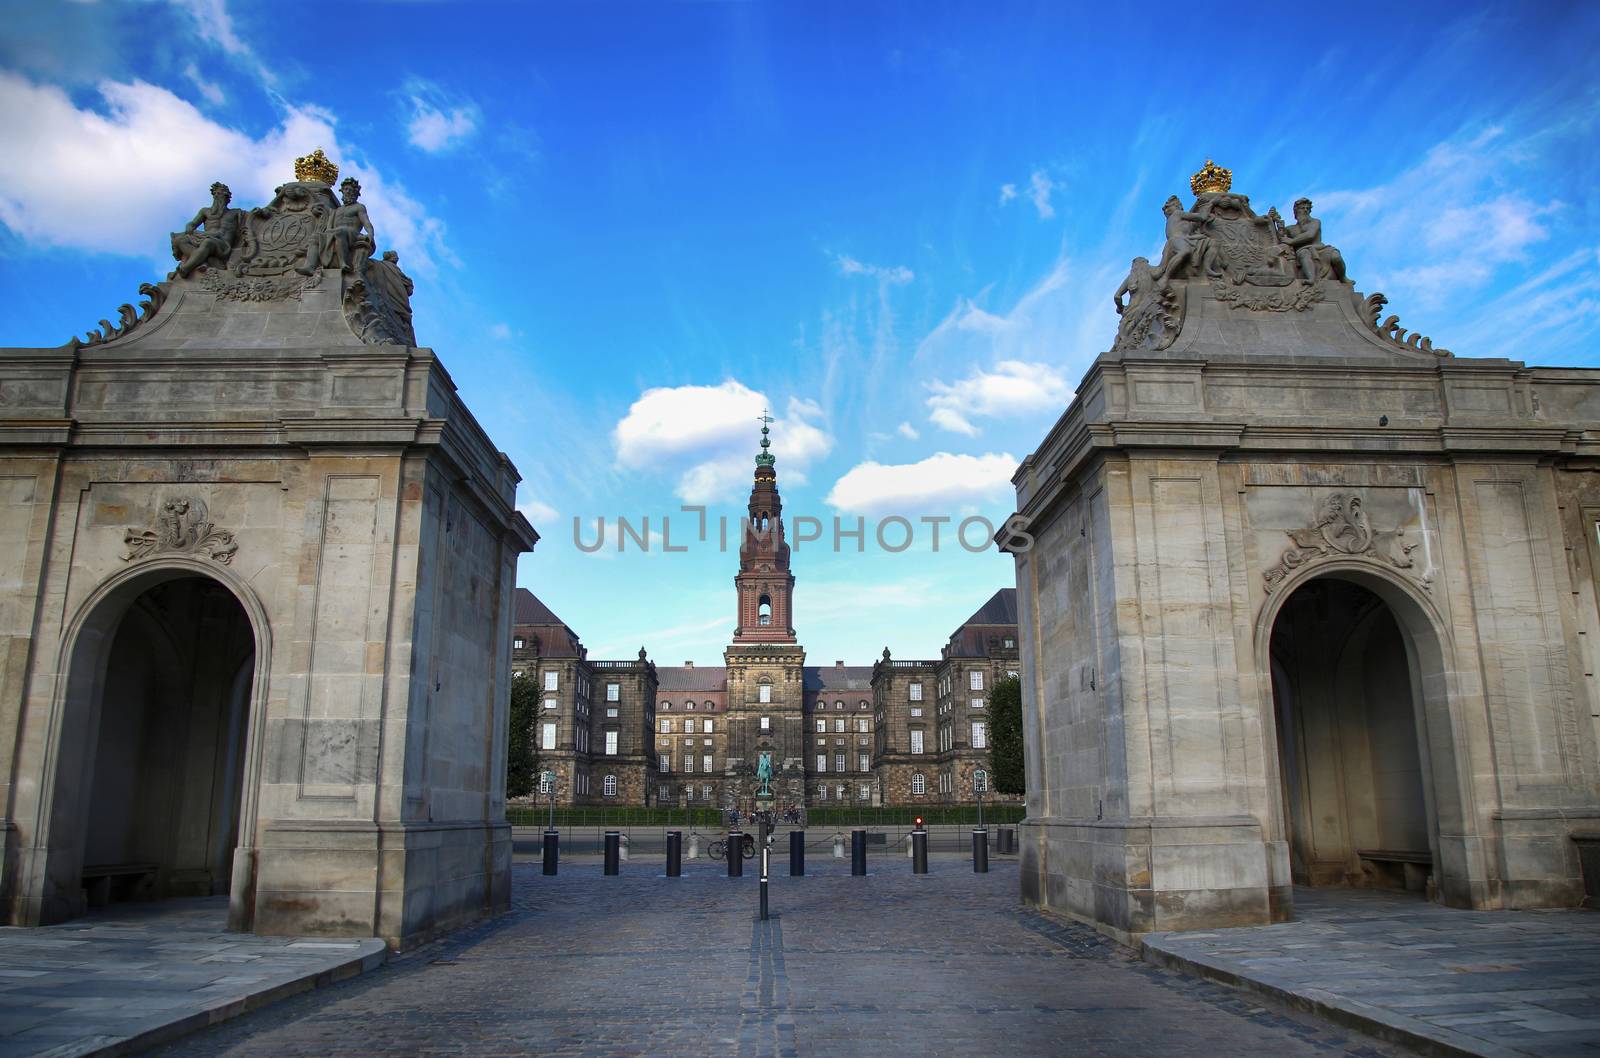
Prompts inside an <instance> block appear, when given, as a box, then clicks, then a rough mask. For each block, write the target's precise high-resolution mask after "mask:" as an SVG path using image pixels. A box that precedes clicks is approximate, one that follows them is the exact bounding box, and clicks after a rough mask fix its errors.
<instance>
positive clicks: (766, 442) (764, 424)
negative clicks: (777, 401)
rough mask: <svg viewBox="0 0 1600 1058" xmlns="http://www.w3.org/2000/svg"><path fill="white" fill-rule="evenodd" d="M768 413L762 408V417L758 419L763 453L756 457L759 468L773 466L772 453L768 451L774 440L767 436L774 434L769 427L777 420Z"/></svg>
mask: <svg viewBox="0 0 1600 1058" xmlns="http://www.w3.org/2000/svg"><path fill="white" fill-rule="evenodd" d="M768 411H769V409H767V408H762V409H761V415H760V416H759V417H758V418H757V419H756V421H757V422H759V423H760V424H761V451H760V452H759V453H758V454H757V455H756V466H758V467H770V466H771V465H772V464H773V458H772V453H771V452H769V451H768V449H769V448H771V447H772V440H771V439H770V438H769V437H768V436H767V435H768V434H770V433H771V432H772V431H771V430H769V429H768V427H769V426H771V425H772V423H774V422H776V421H777V420H775V419H773V417H772V416H771V415H770V414H768Z"/></svg>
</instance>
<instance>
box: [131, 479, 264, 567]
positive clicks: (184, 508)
mask: <svg viewBox="0 0 1600 1058" xmlns="http://www.w3.org/2000/svg"><path fill="white" fill-rule="evenodd" d="M122 542H123V543H124V544H125V545H127V548H128V553H127V554H125V555H123V556H122V560H123V561H124V562H132V561H133V560H134V559H138V558H149V557H151V556H152V555H158V554H162V553H165V552H176V553H178V554H188V555H205V556H206V557H207V558H211V559H215V560H216V561H218V562H221V563H222V564H223V565H224V566H226V565H228V564H230V563H232V562H233V555H234V552H236V551H238V550H239V545H238V544H236V543H235V542H234V539H233V534H232V533H231V532H229V531H228V530H226V529H218V528H217V527H216V525H215V524H213V523H212V522H210V521H208V520H207V519H206V505H205V503H204V502H203V501H201V500H199V499H196V498H194V497H192V496H169V497H167V498H166V499H164V500H162V501H161V513H160V514H158V515H157V516H156V520H155V527H154V528H151V529H129V530H128V531H127V532H126V533H124V534H123V536H122Z"/></svg>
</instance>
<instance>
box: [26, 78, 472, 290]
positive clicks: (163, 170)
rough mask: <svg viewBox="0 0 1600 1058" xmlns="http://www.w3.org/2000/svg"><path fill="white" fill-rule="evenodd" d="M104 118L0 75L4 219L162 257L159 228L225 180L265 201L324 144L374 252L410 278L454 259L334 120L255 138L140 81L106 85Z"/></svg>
mask: <svg viewBox="0 0 1600 1058" xmlns="http://www.w3.org/2000/svg"><path fill="white" fill-rule="evenodd" d="M97 88H98V91H99V93H100V97H101V100H102V101H103V103H104V111H105V112H104V113H100V112H98V111H96V110H93V109H88V108H84V109H79V108H78V107H76V106H75V105H74V104H73V102H72V100H71V99H70V98H68V96H67V94H66V93H65V92H63V91H62V90H61V89H59V88H56V87H54V86H50V85H37V84H34V83H32V82H31V81H29V80H27V79H26V78H23V77H19V76H17V75H16V74H13V73H8V72H4V71H0V112H3V113H5V114H7V115H8V117H7V120H6V121H5V122H3V123H0V223H4V224H5V225H6V227H8V228H10V229H11V230H12V231H14V232H15V233H17V234H18V235H20V236H21V237H22V238H24V239H26V240H28V241H30V242H33V243H37V244H40V245H44V246H57V247H72V248H76V249H82V250H88V251H92V252H108V253H122V254H133V255H141V256H148V257H151V258H154V259H157V260H164V259H165V257H166V252H167V234H168V233H169V232H171V231H174V230H177V229H178V228H180V227H181V226H182V225H183V224H184V222H186V221H187V220H188V219H189V218H190V217H192V216H193V215H194V213H195V210H197V209H198V208H200V207H201V206H203V205H206V204H207V202H208V200H209V198H210V196H209V194H208V192H207V190H206V189H207V188H208V187H210V185H211V182H212V181H213V180H221V181H223V182H224V183H226V184H228V185H230V186H231V187H232V188H233V193H234V204H235V205H238V206H255V205H265V204H266V203H267V202H268V201H270V200H271V198H272V191H273V188H275V187H277V186H278V185H279V184H282V183H284V182H285V181H286V180H289V179H292V177H293V175H294V159H295V158H296V157H297V156H298V155H301V154H304V153H306V151H307V150H308V149H309V147H310V146H316V145H320V146H321V147H322V148H323V149H324V150H325V151H326V152H327V154H328V156H329V157H330V158H332V159H334V160H335V161H336V162H338V163H339V166H340V169H341V171H342V172H343V173H344V174H345V175H348V176H354V177H356V179H358V180H360V181H361V184H362V200H363V201H364V202H365V203H366V204H367V209H368V211H369V212H370V214H371V216H372V221H373V225H374V226H375V227H376V228H377V231H378V243H379V246H380V248H383V249H389V248H392V249H394V250H397V251H398V252H399V253H400V257H401V261H402V265H403V267H405V269H406V270H407V271H408V272H411V273H412V274H414V275H416V274H420V275H425V276H426V275H431V274H433V273H434V272H435V271H436V270H437V263H438V262H439V261H440V260H441V259H442V260H449V261H453V260H454V258H453V257H452V256H451V254H450V252H449V250H448V248H447V247H446V246H445V244H444V225H443V223H442V222H440V221H439V220H438V219H437V218H435V217H432V216H430V215H429V213H428V212H427V210H426V209H425V208H424V207H423V206H422V204H421V203H420V202H418V201H417V200H416V199H414V198H412V197H411V196H410V195H408V194H407V193H406V192H405V190H404V188H402V187H401V186H400V185H398V184H396V183H394V182H392V181H390V180H388V179H386V178H385V177H384V176H383V175H382V174H381V173H380V172H379V171H378V170H376V169H375V168H373V167H372V166H371V165H369V164H367V163H366V162H365V161H364V160H363V156H362V155H361V154H360V153H359V152H358V151H357V150H355V149H354V148H351V147H347V146H345V145H342V144H341V143H340V142H339V138H338V136H337V133H336V130H335V127H334V117H333V115H332V114H331V113H329V112H328V111H326V110H323V109H321V108H318V107H313V106H298V107H289V108H288V109H287V110H286V112H285V113H284V116H283V119H282V123H281V124H280V125H279V126H278V127H277V128H276V129H273V130H272V131H270V132H268V133H267V134H266V135H264V136H261V137H260V138H254V137H251V136H249V135H246V134H245V133H243V132H240V131H238V130H236V129H231V128H228V127H226V126H223V125H221V124H218V123H217V122H214V121H212V120H211V119H209V118H207V117H206V116H205V115H204V114H202V113H200V111H199V110H197V109H196V108H195V106H194V105H193V104H192V103H189V102H188V101H186V100H184V99H180V98H179V97H178V96H176V95H174V94H173V93H172V92H170V91H168V90H167V89H165V88H161V87H158V86H156V85H151V84H147V83H145V82H143V81H133V82H129V83H122V82H117V81H102V82H101V83H100V84H99V85H98V86H97Z"/></svg>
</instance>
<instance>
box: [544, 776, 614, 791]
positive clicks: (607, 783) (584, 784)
mask: <svg viewBox="0 0 1600 1058" xmlns="http://www.w3.org/2000/svg"><path fill="white" fill-rule="evenodd" d="M554 774H555V773H554V772H548V771H543V772H540V773H539V792H540V793H541V794H545V795H548V794H549V793H550V792H551V788H552V786H553V776H554ZM575 781H576V782H577V784H578V789H577V791H576V792H577V793H578V794H579V795H580V796H582V795H586V794H588V792H589V773H588V772H586V771H580V772H578V774H577V776H576V779H575ZM600 788H601V789H602V790H604V791H605V795H606V796H607V797H615V796H617V777H616V776H615V775H607V776H606V777H605V778H604V779H602V780H600Z"/></svg>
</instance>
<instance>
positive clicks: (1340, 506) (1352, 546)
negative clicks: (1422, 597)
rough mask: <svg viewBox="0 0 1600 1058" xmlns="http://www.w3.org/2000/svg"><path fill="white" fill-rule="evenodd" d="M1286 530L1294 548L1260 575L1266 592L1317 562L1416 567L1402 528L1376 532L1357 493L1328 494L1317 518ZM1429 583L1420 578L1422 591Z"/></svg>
mask: <svg viewBox="0 0 1600 1058" xmlns="http://www.w3.org/2000/svg"><path fill="white" fill-rule="evenodd" d="M1285 531H1286V532H1287V533H1288V534H1289V538H1290V539H1291V540H1293V541H1294V546H1293V547H1291V548H1289V549H1287V550H1286V551H1284V553H1283V555H1282V557H1280V558H1279V559H1278V562H1277V565H1275V566H1273V567H1272V568H1271V569H1269V570H1267V571H1266V572H1265V573H1263V574H1262V579H1263V580H1265V581H1266V589H1267V591H1268V592H1271V591H1272V590H1273V589H1274V588H1276V587H1277V586H1278V585H1279V584H1281V583H1282V582H1283V580H1284V578H1285V577H1287V576H1288V575H1289V574H1290V573H1291V572H1292V571H1294V570H1296V569H1299V568H1300V567H1301V566H1304V565H1306V564H1307V563H1310V562H1315V561H1317V560H1319V559H1327V558H1338V557H1361V558H1369V559H1372V560H1373V561H1375V562H1379V563H1381V564H1384V565H1387V566H1392V567H1394V568H1395V569H1404V570H1415V568H1416V562H1415V560H1413V559H1412V557H1411V552H1413V551H1415V550H1416V549H1417V546H1418V545H1417V544H1408V543H1406V542H1405V540H1404V537H1405V533H1406V531H1405V529H1404V528H1398V529H1394V530H1390V531H1375V530H1374V529H1373V528H1372V525H1371V523H1370V522H1368V521H1367V512H1366V511H1365V510H1364V509H1363V506H1362V499H1361V495H1360V493H1355V492H1334V493H1330V494H1329V495H1328V496H1326V497H1325V498H1324V499H1323V501H1322V503H1321V505H1320V506H1319V507H1318V508H1317V514H1316V517H1315V518H1314V519H1313V520H1312V523H1311V524H1310V525H1309V526H1307V527H1306V528H1304V529H1289V530H1285ZM1431 580H1432V577H1431V576H1424V577H1421V578H1420V583H1421V585H1422V588H1423V590H1425V591H1426V590H1429V589H1431V587H1432V584H1431Z"/></svg>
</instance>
